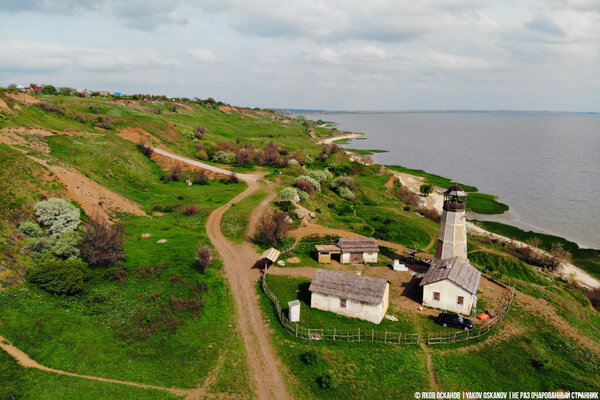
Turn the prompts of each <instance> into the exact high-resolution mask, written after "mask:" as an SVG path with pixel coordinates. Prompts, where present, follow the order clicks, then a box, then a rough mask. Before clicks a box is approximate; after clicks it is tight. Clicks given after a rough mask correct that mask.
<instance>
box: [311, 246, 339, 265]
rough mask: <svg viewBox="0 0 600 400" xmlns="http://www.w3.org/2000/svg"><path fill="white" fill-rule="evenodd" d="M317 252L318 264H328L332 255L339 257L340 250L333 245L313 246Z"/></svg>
mask: <svg viewBox="0 0 600 400" xmlns="http://www.w3.org/2000/svg"><path fill="white" fill-rule="evenodd" d="M315 249H316V250H317V261H319V262H320V263H330V262H331V256H332V255H339V254H340V253H341V250H340V248H339V247H338V246H336V245H334V244H318V245H316V246H315Z"/></svg>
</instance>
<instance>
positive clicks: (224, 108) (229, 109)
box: [219, 106, 231, 114]
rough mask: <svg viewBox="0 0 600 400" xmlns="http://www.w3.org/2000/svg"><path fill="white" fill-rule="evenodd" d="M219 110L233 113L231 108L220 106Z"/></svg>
mask: <svg viewBox="0 0 600 400" xmlns="http://www.w3.org/2000/svg"><path fill="white" fill-rule="evenodd" d="M219 110H221V111H223V112H224V113H228V114H229V113H230V112H231V107H229V106H219Z"/></svg>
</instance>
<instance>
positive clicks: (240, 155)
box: [235, 150, 252, 167]
mask: <svg viewBox="0 0 600 400" xmlns="http://www.w3.org/2000/svg"><path fill="white" fill-rule="evenodd" d="M235 163H236V164H237V165H239V166H240V167H247V166H249V165H250V164H252V154H250V152H249V151H248V150H237V151H236V152H235Z"/></svg>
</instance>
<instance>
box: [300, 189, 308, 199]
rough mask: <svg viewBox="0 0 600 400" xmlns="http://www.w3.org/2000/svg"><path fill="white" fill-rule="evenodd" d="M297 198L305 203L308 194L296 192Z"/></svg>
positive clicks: (302, 191)
mask: <svg viewBox="0 0 600 400" xmlns="http://www.w3.org/2000/svg"><path fill="white" fill-rule="evenodd" d="M298 196H299V197H300V201H306V200H308V197H309V196H308V193H306V192H305V191H304V190H300V191H299V192H298Z"/></svg>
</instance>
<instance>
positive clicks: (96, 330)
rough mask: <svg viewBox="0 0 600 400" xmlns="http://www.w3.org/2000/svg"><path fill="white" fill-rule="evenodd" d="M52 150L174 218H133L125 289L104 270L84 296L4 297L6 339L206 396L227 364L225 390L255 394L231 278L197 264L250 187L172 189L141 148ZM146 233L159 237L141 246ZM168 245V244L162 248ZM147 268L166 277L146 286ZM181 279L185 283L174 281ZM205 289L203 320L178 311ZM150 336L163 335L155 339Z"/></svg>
mask: <svg viewBox="0 0 600 400" xmlns="http://www.w3.org/2000/svg"><path fill="white" fill-rule="evenodd" d="M48 141H49V143H50V145H51V146H52V149H53V153H52V155H53V156H56V157H58V158H59V159H62V160H63V161H65V162H67V163H69V164H72V165H73V166H74V167H76V168H78V169H80V170H81V171H82V172H83V173H85V174H86V175H87V176H89V177H91V178H92V179H94V180H96V181H98V182H99V183H101V184H103V185H105V186H107V187H109V188H111V189H113V190H115V191H117V192H120V193H122V194H124V195H126V196H129V197H130V198H132V199H133V200H136V201H138V202H139V203H140V204H141V205H142V207H143V208H144V209H145V210H147V211H150V210H152V209H153V208H155V207H156V205H157V204H159V205H160V206H161V207H163V208H164V207H165V206H167V208H169V209H174V211H171V212H168V213H166V215H164V216H163V217H154V218H147V217H126V216H124V222H125V225H126V238H127V239H126V242H125V250H126V253H127V259H126V263H125V268H126V270H127V271H128V275H129V277H128V278H127V279H126V280H125V282H124V283H120V282H118V281H107V280H106V279H105V278H103V275H104V273H105V271H103V270H99V271H96V273H95V276H94V278H93V280H92V282H91V284H90V289H89V290H88V292H87V293H85V294H84V295H81V296H76V297H71V298H65V299H60V298H57V297H55V296H51V295H49V294H47V293H45V292H43V291H39V290H37V289H36V288H33V287H28V286H17V287H14V288H10V289H8V290H6V291H5V292H4V293H3V294H2V295H0V304H2V306H1V307H2V309H3V315H2V325H1V328H0V331H1V332H2V334H4V335H5V336H6V337H8V338H10V339H11V340H13V342H14V343H15V345H17V346H19V347H21V348H22V349H23V350H24V351H26V352H27V353H29V354H30V355H31V356H32V357H33V358H34V359H36V360H38V361H39V362H40V363H43V364H45V365H49V366H52V367H55V368H60V369H65V370H69V371H75V372H80V373H84V374H91V375H98V376H104V377H112V378H117V379H125V380H128V379H129V380H133V381H138V382H143V383H150V384H157V385H165V386H179V387H194V386H196V385H197V384H198V383H199V382H201V381H202V379H203V377H205V376H206V374H207V373H208V372H209V371H210V370H211V369H212V368H213V367H214V365H215V363H216V361H217V359H218V358H219V356H220V355H221V354H222V355H223V356H224V362H225V365H228V366H229V368H228V369H227V370H224V371H223V373H222V374H221V376H220V377H219V381H218V385H219V386H220V387H221V388H223V390H233V391H234V392H235V393H246V392H247V391H248V381H247V379H245V378H244V377H245V376H246V374H245V365H244V364H243V363H240V362H239V360H240V359H243V358H244V354H243V345H242V343H241V341H240V339H239V337H238V336H237V333H236V332H235V331H234V328H233V326H234V324H235V322H234V318H233V315H234V314H233V303H232V299H231V296H230V295H229V293H228V289H227V288H226V286H225V285H224V278H223V273H222V268H221V267H220V265H219V263H218V262H216V263H214V265H213V266H212V267H211V269H209V272H208V273H207V274H206V275H202V274H200V273H198V272H197V271H196V269H195V267H194V264H193V257H194V251H195V248H196V246H197V245H199V244H202V243H208V239H207V238H206V235H205V232H204V224H205V221H206V217H207V216H208V214H209V212H210V210H212V209H214V208H215V207H217V206H218V205H219V204H222V203H224V202H226V201H227V200H228V199H230V198H232V197H233V196H235V195H236V194H237V193H239V192H240V191H242V190H243V189H244V187H245V185H244V184H222V183H217V182H213V183H211V184H209V185H206V186H193V187H187V186H185V184H183V183H179V182H174V183H168V184H167V183H163V182H161V181H160V180H159V177H160V174H161V172H160V171H159V169H158V168H157V167H156V166H155V165H154V164H153V163H152V162H151V161H149V160H148V159H146V158H145V157H144V156H142V155H141V154H139V152H137V151H136V150H135V146H134V145H133V144H131V143H128V142H125V141H123V140H121V139H119V138H116V137H113V136H110V135H107V136H104V137H101V138H92V137H78V138H77V137H68V136H56V137H51V138H49V140H48ZM76 149H78V150H79V151H74V150H76ZM185 204H194V205H196V206H197V207H198V208H199V209H200V213H199V214H198V215H196V216H193V217H187V216H183V215H182V213H181V211H180V210H179V209H178V207H180V206H181V205H185ZM141 233H151V234H153V237H152V238H151V239H146V240H141V239H140V238H141ZM158 238H166V239H167V240H168V241H167V243H165V244H162V245H161V244H157V243H156V240H157V239H158ZM139 267H150V268H152V269H153V270H155V271H156V270H158V269H161V270H162V273H161V274H160V275H159V274H158V273H154V274H153V275H151V276H147V277H144V276H145V275H146V273H145V272H144V271H143V270H142V271H140V270H139V269H138V268H139ZM175 275H177V276H179V277H180V279H178V280H177V281H173V276H175ZM183 278H185V279H183ZM184 282H185V283H184ZM196 283H198V284H201V285H205V286H206V287H207V291H206V293H205V294H203V299H204V302H203V308H202V310H201V311H200V313H199V314H198V316H195V313H193V312H187V311H179V310H176V309H173V307H172V305H171V297H172V296H174V297H178V298H184V299H186V298H191V296H192V292H193V291H194V290H195V285H196ZM165 307H166V309H167V310H169V313H170V315H169V317H172V318H174V319H176V320H177V321H178V323H179V327H178V329H177V333H175V334H173V333H170V332H169V329H168V327H167V326H166V325H164V324H162V323H161V321H162V320H161V318H162V316H163V313H164V311H163V310H165ZM142 317H143V318H142ZM155 326H157V328H156V327H155ZM145 329H150V330H155V331H154V332H153V333H151V334H146V333H145ZM234 382H235V385H232V383H234ZM132 397H133V398H135V396H133V395H132Z"/></svg>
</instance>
